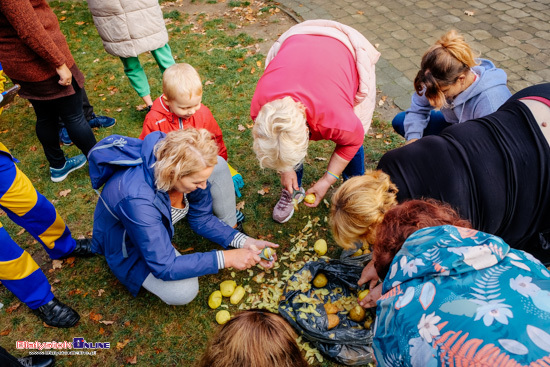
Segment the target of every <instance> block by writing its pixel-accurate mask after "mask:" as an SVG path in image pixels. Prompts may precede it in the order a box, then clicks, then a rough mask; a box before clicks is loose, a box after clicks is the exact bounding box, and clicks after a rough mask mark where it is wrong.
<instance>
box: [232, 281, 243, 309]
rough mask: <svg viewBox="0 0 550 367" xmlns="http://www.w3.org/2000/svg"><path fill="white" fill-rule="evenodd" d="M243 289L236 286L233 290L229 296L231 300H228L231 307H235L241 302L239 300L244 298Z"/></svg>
mask: <svg viewBox="0 0 550 367" xmlns="http://www.w3.org/2000/svg"><path fill="white" fill-rule="evenodd" d="M244 293H245V291H244V288H243V287H242V286H240V285H239V286H238V287H237V288H235V291H234V292H233V294H232V295H231V298H230V299H229V301H230V302H231V304H232V305H236V304H237V303H239V302H241V299H243V297H244Z"/></svg>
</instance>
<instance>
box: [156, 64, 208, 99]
mask: <svg viewBox="0 0 550 367" xmlns="http://www.w3.org/2000/svg"><path fill="white" fill-rule="evenodd" d="M162 92H163V93H164V96H165V97H166V98H167V99H169V100H174V99H176V98H177V97H178V96H181V97H184V98H187V99H191V98H193V97H194V96H202V82H201V77H200V76H199V73H198V72H197V70H195V68H194V67H192V66H191V65H189V64H186V63H181V64H174V65H172V66H170V67H169V68H168V69H166V70H165V71H164V74H163V76H162Z"/></svg>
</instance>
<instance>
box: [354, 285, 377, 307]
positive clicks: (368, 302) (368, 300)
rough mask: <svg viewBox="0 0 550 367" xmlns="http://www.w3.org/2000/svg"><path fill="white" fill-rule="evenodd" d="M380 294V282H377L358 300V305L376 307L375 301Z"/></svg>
mask: <svg viewBox="0 0 550 367" xmlns="http://www.w3.org/2000/svg"><path fill="white" fill-rule="evenodd" d="M381 296H382V283H380V284H378V285H377V286H376V287H374V288H371V290H370V293H369V294H367V295H366V296H365V298H363V299H362V300H360V301H359V306H361V307H363V308H371V307H376V301H378V300H379V299H380V297H381Z"/></svg>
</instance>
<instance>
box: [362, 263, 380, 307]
mask: <svg viewBox="0 0 550 367" xmlns="http://www.w3.org/2000/svg"><path fill="white" fill-rule="evenodd" d="M379 280H380V278H379V277H378V274H377V273H376V268H375V267H374V261H370V262H369V263H368V264H367V266H365V268H364V269H363V272H362V273H361V278H359V280H358V281H357V284H358V285H359V286H361V285H363V284H365V283H368V284H369V289H370V293H369V294H368V295H367V296H365V298H363V299H362V300H361V301H359V305H360V306H361V307H364V308H369V307H375V306H376V301H377V300H378V299H379V298H380V296H381V295H382V284H378V285H376V284H377V283H378V281H379Z"/></svg>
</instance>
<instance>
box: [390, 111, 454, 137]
mask: <svg viewBox="0 0 550 367" xmlns="http://www.w3.org/2000/svg"><path fill="white" fill-rule="evenodd" d="M406 114H407V113H406V112H400V113H398V114H397V115H396V116H395V117H394V118H393V121H392V122H391V124H392V126H393V129H394V130H395V132H396V133H398V134H399V135H401V136H402V137H405V126H404V122H405V115H406ZM449 126H451V124H450V123H448V122H447V121H445V117H444V116H443V114H442V113H441V112H440V111H434V110H432V111H431V112H430V119H429V120H428V126H426V128H425V129H424V134H423V136H426V135H439V134H440V133H441V131H443V129H445V128H446V127H449Z"/></svg>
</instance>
